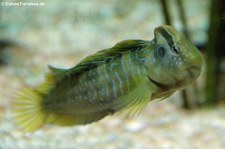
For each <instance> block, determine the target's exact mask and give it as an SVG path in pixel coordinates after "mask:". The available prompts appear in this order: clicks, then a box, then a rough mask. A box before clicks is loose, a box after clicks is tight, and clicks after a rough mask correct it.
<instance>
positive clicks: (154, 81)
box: [148, 76, 168, 90]
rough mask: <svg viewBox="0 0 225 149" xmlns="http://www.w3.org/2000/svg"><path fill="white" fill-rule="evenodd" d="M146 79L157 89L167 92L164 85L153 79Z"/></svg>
mask: <svg viewBox="0 0 225 149" xmlns="http://www.w3.org/2000/svg"><path fill="white" fill-rule="evenodd" d="M148 79H149V80H150V81H151V82H152V83H153V84H154V85H156V86H157V87H159V88H161V89H162V90H168V86H167V85H165V84H162V83H160V82H158V81H156V80H154V79H152V78H151V77H150V76H148Z"/></svg>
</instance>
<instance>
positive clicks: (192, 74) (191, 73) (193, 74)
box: [186, 65, 200, 78]
mask: <svg viewBox="0 0 225 149" xmlns="http://www.w3.org/2000/svg"><path fill="white" fill-rule="evenodd" d="M199 70H200V69H199V66H196V65H193V66H191V67H189V68H187V69H186V71H187V73H188V76H189V77H191V78H196V77H197V76H198V74H199V73H198V72H199Z"/></svg>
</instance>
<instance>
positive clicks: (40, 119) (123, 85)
mask: <svg viewBox="0 0 225 149" xmlns="http://www.w3.org/2000/svg"><path fill="white" fill-rule="evenodd" d="M154 35H155V37H154V39H153V40H151V41H145V40H125V41H122V42H120V43H117V44H116V45H115V46H113V47H112V48H109V49H105V50H102V51H99V52H97V53H96V54H94V55H92V56H89V57H87V58H85V59H84V60H83V61H81V62H80V63H79V64H77V65H76V66H74V67H73V68H70V69H59V68H54V67H52V66H49V68H50V70H51V73H49V74H48V75H47V77H46V81H45V82H44V83H43V84H41V85H40V86H39V87H38V88H36V89H30V88H28V89H24V91H22V92H21V93H20V95H19V96H18V98H17V99H16V102H15V113H16V115H15V117H16V120H17V122H18V124H19V125H20V126H21V127H22V128H23V129H24V130H25V131H34V130H36V129H38V128H40V127H42V126H43V125H44V124H56V125H62V126H71V125H79V124H88V123H91V122H95V121H98V120H100V119H102V118H103V117H105V116H107V115H111V114H114V113H125V114H126V115H128V116H133V115H135V114H138V113H139V112H140V111H141V110H142V109H143V108H144V107H145V106H146V105H147V104H148V102H149V101H151V100H154V99H164V98H167V97H169V96H170V95H172V94H173V93H174V92H175V91H177V90H180V89H183V88H185V87H186V86H187V85H189V84H191V83H192V82H194V81H195V80H196V79H197V78H198V76H199V75H200V73H201V69H202V65H203V57H202V55H201V53H200V52H199V51H198V49H197V48H196V47H195V46H194V45H193V44H192V43H191V42H190V41H188V40H187V39H186V38H185V37H183V36H182V35H181V34H179V33H178V32H177V31H176V30H175V29H174V28H172V27H170V26H167V25H162V26H159V27H157V28H156V29H155V30H154Z"/></svg>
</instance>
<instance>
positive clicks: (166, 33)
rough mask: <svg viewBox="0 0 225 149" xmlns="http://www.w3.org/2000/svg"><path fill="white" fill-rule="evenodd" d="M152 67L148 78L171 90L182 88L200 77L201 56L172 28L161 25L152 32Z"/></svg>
mask: <svg viewBox="0 0 225 149" xmlns="http://www.w3.org/2000/svg"><path fill="white" fill-rule="evenodd" d="M154 35H155V38H154V39H153V43H154V48H153V52H152V53H153V54H152V58H153V59H154V62H153V65H154V66H152V67H151V68H149V73H148V75H149V77H150V78H151V79H152V80H154V81H156V82H158V83H161V84H164V85H165V86H168V87H171V88H176V89H177V88H184V87H186V86H187V85H189V84H190V83H192V82H194V81H195V80H196V79H197V78H198V77H199V75H200V73H201V70H202V65H203V56H202V54H201V53H200V51H199V50H198V49H197V48H196V47H195V45H194V44H192V43H191V42H190V41H188V40H187V39H186V38H185V37H183V36H182V35H181V34H180V33H179V32H177V31H176V30H175V29H174V28H172V27H171V26H168V25H162V26H159V27H157V28H156V29H155V30H154Z"/></svg>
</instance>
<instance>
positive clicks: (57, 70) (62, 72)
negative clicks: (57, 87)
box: [48, 65, 67, 76]
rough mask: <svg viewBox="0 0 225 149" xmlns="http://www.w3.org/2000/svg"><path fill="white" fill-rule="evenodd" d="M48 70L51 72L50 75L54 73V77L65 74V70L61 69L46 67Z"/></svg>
mask: <svg viewBox="0 0 225 149" xmlns="http://www.w3.org/2000/svg"><path fill="white" fill-rule="evenodd" d="M48 68H49V69H50V70H51V71H52V73H54V74H55V75H56V76H57V75H62V74H65V72H66V71H67V69H62V68H56V67H53V66H51V65H48Z"/></svg>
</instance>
